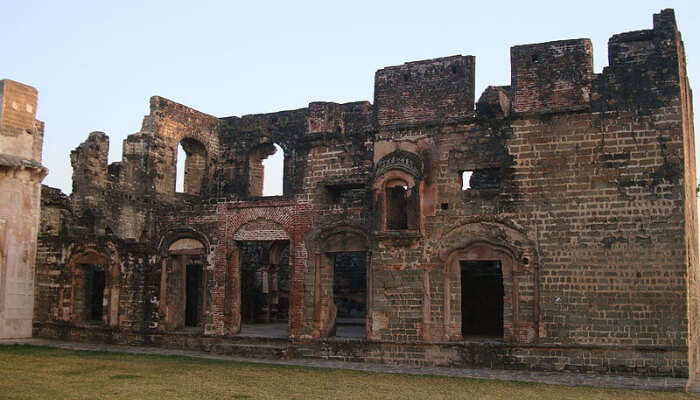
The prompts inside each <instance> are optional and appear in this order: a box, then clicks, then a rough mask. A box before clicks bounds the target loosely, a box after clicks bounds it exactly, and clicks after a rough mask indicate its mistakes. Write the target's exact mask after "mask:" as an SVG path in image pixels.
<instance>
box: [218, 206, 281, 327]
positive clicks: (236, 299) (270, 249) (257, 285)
mask: <svg viewBox="0 0 700 400" xmlns="http://www.w3.org/2000/svg"><path fill="white" fill-rule="evenodd" d="M232 244H233V246H232V252H231V255H230V260H229V262H230V274H229V276H230V280H231V283H230V285H231V287H232V289H233V290H232V299H231V303H232V306H233V307H232V309H231V316H232V318H231V321H232V324H231V332H232V333H234V334H236V333H238V334H241V335H253V336H266V337H287V336H288V335H289V332H290V323H291V318H290V317H289V314H290V306H291V303H292V297H293V295H294V293H292V289H291V286H292V268H291V264H292V257H293V255H292V254H290V244H291V243H290V239H289V235H288V234H287V232H286V230H285V229H284V228H283V227H282V226H281V225H279V224H278V223H276V222H274V221H271V220H268V219H265V218H256V219H254V220H252V221H249V222H247V223H245V224H243V225H242V226H241V227H240V228H238V230H237V231H236V232H235V233H234V235H233V242H232ZM237 327H240V328H237Z"/></svg>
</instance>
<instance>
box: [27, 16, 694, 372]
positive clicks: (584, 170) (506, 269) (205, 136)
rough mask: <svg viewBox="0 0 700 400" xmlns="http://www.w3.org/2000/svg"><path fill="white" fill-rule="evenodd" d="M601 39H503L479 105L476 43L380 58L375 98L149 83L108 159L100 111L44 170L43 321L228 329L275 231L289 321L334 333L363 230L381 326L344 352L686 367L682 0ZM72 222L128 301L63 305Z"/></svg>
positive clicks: (557, 365) (371, 318)
mask: <svg viewBox="0 0 700 400" xmlns="http://www.w3.org/2000/svg"><path fill="white" fill-rule="evenodd" d="M609 55H610V65H609V66H608V67H606V68H605V69H604V71H603V72H602V73H601V74H595V73H594V72H593V68H592V65H593V63H592V48H591V43H590V41H589V40H588V39H575V40H564V41H556V42H548V43H539V44H530V45H522V46H515V47H513V48H512V49H511V78H512V79H511V83H510V85H508V86H498V87H489V88H487V89H486V90H485V92H484V93H483V94H482V95H481V96H480V98H479V101H478V102H477V103H476V105H475V104H474V98H475V97H474V62H475V61H474V58H473V57H471V56H452V57H446V58H438V59H433V60H423V61H418V62H411V63H407V64H404V65H399V66H393V67H386V68H383V69H381V70H379V71H378V72H377V74H376V76H375V78H376V79H375V103H374V104H370V103H368V102H354V103H346V104H337V103H330V102H314V103H311V104H309V106H308V107H307V108H301V109H298V110H290V111H282V112H277V113H270V114H257V115H247V116H243V117H227V118H221V119H217V118H214V117H212V116H209V115H206V114H202V113H200V112H198V111H195V110H192V109H190V108H187V107H185V106H182V105H180V104H177V103H174V102H171V101H169V100H166V99H163V98H160V97H153V98H152V99H151V113H150V114H149V116H147V117H146V118H145V120H144V124H143V128H142V130H141V132H139V133H137V134H134V135H130V136H129V137H128V138H127V139H126V140H125V142H124V156H123V159H122V161H121V162H118V163H112V164H110V165H107V159H106V154H107V146H108V140H107V138H106V136H105V135H104V134H101V133H93V134H91V135H90V136H89V138H88V140H87V141H86V142H85V143H84V144H82V145H80V146H79V147H78V148H77V149H76V150H75V152H74V153H73V155H72V162H73V165H74V168H75V169H76V172H75V175H74V179H75V188H74V193H73V194H72V195H71V198H70V200H69V199H67V198H65V197H63V196H61V195H60V194H59V193H56V192H54V191H52V190H50V189H46V190H45V192H44V193H45V196H44V207H43V213H42V235H41V236H40V240H41V244H42V246H41V248H40V251H39V257H40V260H41V262H40V264H41V265H42V267H41V269H40V270H39V271H38V275H37V276H38V280H39V282H40V283H39V287H40V291H39V294H38V297H37V299H38V300H37V303H38V304H39V306H38V307H37V308H36V314H37V320H38V321H40V323H39V324H38V329H39V331H40V332H42V334H43V335H57V334H56V332H60V330H58V329H57V328H56V327H55V324H56V323H58V322H61V323H64V324H65V325H64V326H69V327H71V329H69V330H70V332H72V333H70V335H74V334H75V332H93V333H94V332H96V331H98V330H99V329H104V328H105V327H106V326H111V327H113V328H114V329H115V330H114V331H113V332H117V335H121V334H122V333H123V332H126V333H124V334H125V335H127V334H130V333H129V332H133V330H134V329H142V330H143V331H142V332H145V333H143V335H145V336H144V337H149V338H150V339H143V340H145V341H148V340H153V341H156V342H158V343H160V344H164V345H172V346H181V345H182V346H186V345H187V344H182V343H183V342H182V340H183V339H182V337H183V336H182V335H186V336H187V335H189V336H187V337H194V336H197V335H200V336H198V337H199V338H200V339H198V340H204V339H202V337H203V336H201V335H202V334H205V335H224V336H234V335H238V334H239V332H240V330H241V326H242V320H241V312H242V311H241V310H242V307H243V305H242V303H243V301H242V299H241V296H242V271H243V270H244V268H245V266H244V265H242V263H244V262H245V259H246V258H245V257H243V256H242V250H241V249H243V248H248V249H250V248H252V247H255V248H256V249H263V250H265V249H267V251H272V250H270V249H273V248H275V249H280V248H282V247H284V246H289V253H288V257H289V288H290V289H289V290H290V292H289V302H290V305H289V306H290V308H289V320H288V329H287V335H288V336H289V337H291V338H293V339H295V340H303V339H313V340H316V341H317V342H315V344H314V346H316V345H318V346H317V347H324V346H326V344H325V343H327V342H324V341H323V340H324V338H325V337H328V336H333V335H338V334H340V332H341V330H342V329H338V318H337V317H338V307H337V306H338V305H336V304H334V301H335V300H334V293H333V291H334V288H333V282H334V276H333V275H334V261H333V260H334V257H336V256H337V255H338V254H341V253H350V252H355V253H363V254H364V257H365V260H366V262H365V266H364V268H366V272H367V281H366V287H365V288H364V289H365V290H366V293H367V294H366V307H367V308H366V318H365V319H364V320H363V321H360V325H364V329H365V335H364V336H365V338H366V339H369V340H373V341H379V342H382V345H381V346H379V347H372V345H367V347H366V349H365V350H366V351H365V352H364V353H362V352H358V353H354V354H353V355H352V357H356V358H358V359H370V360H377V359H378V357H379V356H377V354H376V353H373V352H375V351H378V350H377V349H378V348H382V349H383V350H381V351H383V352H384V353H383V354H384V355H386V358H383V357H384V355H383V356H382V357H380V358H381V359H385V360H389V361H391V362H394V361H397V360H406V361H407V362H415V363H429V364H430V363H433V364H440V365H460V366H464V365H467V366H469V365H471V366H481V365H484V364H482V363H486V362H487V361H488V362H491V363H492V365H499V366H503V367H508V368H511V367H513V368H533V369H542V370H562V369H573V370H577V371H587V372H591V371H593V372H615V373H619V372H621V373H632V374H640V375H660V376H675V377H680V376H690V378H691V379H690V382H691V386H692V384H693V382H694V375H695V371H696V369H697V366H698V363H697V360H696V358H697V355H696V353H697V349H698V346H697V338H698V336H699V335H698V328H697V323H696V320H697V314H698V310H700V307H698V298H697V296H696V295H695V293H696V292H697V290H696V289H697V232H696V225H697V210H696V202H695V192H694V189H695V188H694V182H695V178H696V177H695V161H694V144H693V126H692V109H691V107H690V89H689V87H688V83H687V77H686V76H685V64H684V55H683V46H682V42H681V40H680V34H679V33H678V31H677V29H676V26H675V20H674V17H673V13H672V11H669V10H664V11H662V12H661V13H660V14H657V15H655V17H654V27H653V29H650V30H644V31H638V32H629V33H624V34H620V35H615V36H613V37H612V38H611V39H610V42H609ZM178 143H182V144H183V147H184V149H185V151H186V152H188V154H189V156H188V161H187V163H186V166H185V168H186V173H187V174H188V176H189V180H187V181H186V188H185V192H186V193H184V194H176V193H175V190H174V184H175V183H174V179H175V178H174V177H175V167H174V166H175V154H176V153H175V151H176V148H177V145H178ZM274 144H276V145H279V146H280V148H281V149H282V151H283V152H284V156H285V161H284V167H283V168H284V178H283V182H282V185H283V194H282V195H281V196H273V197H269V196H268V197H266V196H262V180H263V177H264V175H265V171H264V170H263V167H262V160H263V159H265V158H266V157H267V156H269V155H270V154H271V152H272V149H274V146H273V145H274ZM188 182H189V183H188ZM88 211H89V212H88ZM79 242H80V243H84V245H85V246H88V247H89V248H91V249H93V250H92V251H93V253H95V254H99V257H98V256H96V255H89V256H85V257H87V258H85V259H84V261H85V262H88V261H90V262H95V263H96V262H97V261H94V260H98V261H99V260H113V259H115V257H117V258H118V259H119V260H120V261H119V268H118V269H119V273H118V274H117V273H116V272H114V271H116V269H109V271H111V272H113V273H114V275H113V278H110V279H111V280H110V281H109V282H108V283H109V285H112V284H113V282H116V281H117V278H118V280H119V282H121V283H120V284H119V290H118V298H119V301H118V306H114V307H112V306H111V305H112V304H113V303H115V302H114V301H112V300H110V299H111V298H112V297H113V296H115V295H114V293H115V292H116V289H117V288H116V287H115V286H111V287H110V290H109V292H108V294H105V297H106V298H107V297H109V299H107V302H108V303H109V304H110V307H109V309H108V314H109V315H107V316H106V317H105V318H104V321H103V322H104V324H103V326H101V327H93V326H86V325H84V324H83V325H81V324H80V323H81V322H80V321H78V320H76V319H75V314H76V313H75V312H73V313H72V314H71V311H70V308H71V307H75V303H79V302H80V301H76V300H72V299H74V298H75V297H74V296H73V297H70V298H69V297H67V295H66V293H68V292H70V291H71V290H74V285H76V283H75V279H76V276H77V277H80V276H81V273H80V271H76V270H75V267H74V266H72V264H71V256H70V254H71V253H74V252H75V250H74V249H77V248H78V247H79V246H78V247H76V246H77V243H79ZM250 243H254V244H255V246H252V247H251V246H249V245H250ZM256 246H257V247H256ZM81 248H82V247H81ZM85 252H88V253H89V251H88V250H86V249H84V250H83V253H85ZM90 254H92V253H90ZM77 257H82V256H80V255H79V256H77ZM261 257H262V258H263V259H264V258H265V255H261ZM267 257H268V258H269V257H270V256H269V254H268V255H267ZM354 257H358V259H360V258H361V257H362V255H357V254H356V255H354ZM75 260H78V261H79V260H81V259H80V258H73V264H78V265H80V262H78V261H75ZM183 260H185V261H183ZM187 260H190V261H192V260H195V261H197V262H198V263H201V265H202V268H203V270H204V275H203V282H204V283H203V293H204V298H203V300H202V303H201V305H198V307H199V306H201V310H202V311H201V312H202V316H201V318H202V319H201V321H198V322H199V323H198V324H195V326H191V327H189V328H186V329H185V331H183V330H182V328H183V323H182V321H183V313H184V307H186V305H185V303H183V302H182V299H181V297H182V293H183V291H184V289H183V287H185V286H184V284H183V279H184V277H185V275H184V272H183V271H184V269H183V266H182V263H183V262H186V261H187ZM100 262H102V263H104V264H109V263H108V262H107V261H100ZM480 263H485V264H484V265H486V264H487V265H490V266H491V267H490V268H494V269H498V272H497V274H496V275H495V276H498V277H500V279H501V282H500V284H501V285H500V287H499V288H495V289H490V290H494V291H493V292H490V293H489V297H490V298H494V297H499V296H502V306H501V307H500V309H498V310H496V314H497V315H495V316H493V318H491V319H490V321H492V322H493V321H496V323H497V324H501V325H502V329H498V330H496V332H497V333H496V334H495V336H493V335H494V334H492V337H488V338H484V337H480V336H469V335H470V332H469V331H468V330H467V329H465V328H464V326H463V321H464V320H465V315H464V314H465V311H464V310H463V305H462V299H463V297H466V296H463V292H464V291H465V290H468V288H469V287H474V286H473V285H474V282H470V283H464V279H466V278H465V277H469V276H471V274H472V272H473V271H468V270H466V269H465V268H477V267H475V265H481V264H480ZM113 264H115V263H113ZM115 265H116V264H115ZM198 265H199V264H198ZM358 265H359V263H358ZM469 279H471V278H469ZM470 285H472V286H470ZM498 290H502V295H500V293H501V292H499V291H498ZM61 293H63V294H61ZM105 293H107V292H105ZM499 304H500V303H499ZM79 307H80V306H78V308H79ZM114 310H117V311H116V314H117V318H116V320H115V319H114V318H112V313H115V311H114ZM198 310H199V308H198ZM71 318H72V319H71ZM355 322H357V321H355ZM115 323H116V325H115ZM52 324H54V325H52ZM74 327H79V328H80V329H77V330H76V329H73V328H74ZM187 329H190V330H189V331H188V330H187ZM52 332H53V333H52ZM183 332H184V333H183ZM156 333H157V334H158V335H162V336H157V337H158V338H160V339H154V338H155V337H156V336H152V335H156ZM149 335H151V336H149ZM98 336H99V335H96V336H95V337H98ZM105 337H114V336H105ZM206 337H210V336H206ZM193 340H194V339H193ZM460 341H468V342H469V343H476V344H474V345H473V346H472V345H464V346H462V347H460V346H461V345H460V346H458V345H455V343H457V342H460ZM319 343H321V344H319ZM411 343H424V344H425V343H431V344H430V345H429V346H428V345H427V344H426V345H425V346H418V347H416V349H418V348H420V350H415V352H411V351H409V350H406V349H407V348H408V347H410V346H409V344H411ZM491 343H497V344H498V351H496V352H493V353H489V354H490V355H488V354H487V353H488V352H487V351H485V350H483V348H485V347H488V346H491ZM314 346H310V347H308V348H306V350H305V351H310V352H313V351H315V350H313V348H314ZM426 346H427V347H430V346H434V347H430V348H429V349H428V348H427V347H426ZM467 347H468V348H467ZM458 348H459V349H458ZM319 351H320V350H319ZM328 351H331V350H328ZM333 351H335V350H333ZM337 351H338V354H340V353H342V352H343V351H342V349H338V350H337ZM353 351H356V350H353ZM472 351H477V352H480V353H479V354H480V355H478V356H475V355H474V354H472V353H470V352H472ZM581 352H585V353H584V354H587V355H580V354H581ZM344 357H345V356H344ZM470 357H471V358H470ZM474 357H476V358H479V357H486V358H479V360H477V359H476V358H474ZM485 360H487V361H485Z"/></svg>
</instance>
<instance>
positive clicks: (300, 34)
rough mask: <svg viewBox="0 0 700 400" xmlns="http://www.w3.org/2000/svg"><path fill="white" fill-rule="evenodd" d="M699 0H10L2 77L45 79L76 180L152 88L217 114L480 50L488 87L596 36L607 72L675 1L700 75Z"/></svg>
mask: <svg viewBox="0 0 700 400" xmlns="http://www.w3.org/2000/svg"><path fill="white" fill-rule="evenodd" d="M699 4H700V2H698V1H697V0H695V1H690V0H688V1H604V2H603V1H556V2H546V1H542V2H537V1H518V2H503V1H491V2H488V1H486V2H485V1H479V2H469V1H453V2H446V1H438V0H434V1H421V2H412V1H408V0H405V1H395V2H379V1H378V0H375V1H363V0H357V1H348V2H331V1H318V2H304V1H294V2H279V3H275V2H265V1H258V2H252V1H247V2H232V1H220V2H217V1H201V0H200V1H188V2H183V1H175V0H169V1H145V0H142V1H138V2H133V1H127V0H121V1H112V2H99V1H94V0H93V1H85V2H77V1H50V2H49V1H26V0H22V1H16V0H2V1H1V2H0V15H1V16H2V23H1V24H0V45H1V46H0V48H1V50H0V51H2V53H1V54H2V57H0V79H1V78H9V79H13V80H16V81H19V82H22V83H25V84H28V85H31V86H34V87H36V88H37V89H38V90H39V107H38V118H39V119H40V120H42V121H44V122H45V123H46V130H45V138H44V165H46V166H47V167H48V168H49V170H50V174H49V176H48V177H47V178H46V179H45V180H44V183H45V184H47V185H50V186H54V187H59V188H61V189H62V190H63V191H64V192H66V193H69V192H70V190H71V174H72V171H71V167H70V159H69V156H70V151H71V150H72V149H74V148H75V147H77V146H78V145H79V144H80V143H81V142H82V141H84V140H85V139H86V138H87V136H88V134H89V133H90V132H92V131H103V132H105V133H107V134H108V135H109V137H110V159H109V162H114V161H119V160H120V159H121V152H122V141H123V140H124V138H126V136H127V135H129V134H132V133H135V132H138V131H139V129H140V128H141V122H142V119H143V116H144V115H146V114H148V100H149V98H150V97H151V96H153V95H160V96H163V97H166V98H169V99H171V100H174V101H177V102H179V103H182V104H185V105H187V106H190V107H192V108H195V109H197V110H199V111H202V112H205V113H208V114H212V115H215V116H217V117H225V116H231V115H237V116H241V115H245V114H256V113H266V112H275V111H282V110H289V109H297V108H301V107H306V106H307V105H308V103H309V102H312V101H334V102H339V103H342V102H349V101H359V100H369V101H373V86H374V82H373V80H374V73H375V71H376V70H378V69H380V68H383V67H385V66H390V65H398V64H402V63H404V62H407V61H416V60H423V59H429V58H435V57H444V56H450V55H456V54H462V55H473V56H476V98H477V99H478V98H479V96H480V95H481V92H482V91H483V90H484V89H485V88H486V87H487V86H488V85H508V84H510V60H509V57H510V47H511V46H514V45H519V44H527V43H538V42H546V41H550V40H561V39H574V38H590V39H591V40H592V41H593V46H594V62H595V71H596V72H601V71H602V68H603V67H604V66H605V65H607V40H608V38H609V37H610V36H612V35H613V34H616V33H620V32H626V31H631V30H638V29H649V28H651V26H652V14H653V13H657V12H659V10H661V9H663V8H674V9H675V10H676V19H677V22H678V26H679V29H680V31H681V33H682V35H683V40H684V42H685V46H686V53H687V61H688V74H689V77H690V83H691V86H695V87H696V88H700V66H699V64H700V24H699V22H700V21H699V18H700V5H699ZM697 98H698V95H696V96H695V99H696V100H695V109H696V110H698V100H697ZM697 112H700V111H697ZM695 125H696V126H700V125H698V124H697V123H696V124H695ZM698 129H700V128H698Z"/></svg>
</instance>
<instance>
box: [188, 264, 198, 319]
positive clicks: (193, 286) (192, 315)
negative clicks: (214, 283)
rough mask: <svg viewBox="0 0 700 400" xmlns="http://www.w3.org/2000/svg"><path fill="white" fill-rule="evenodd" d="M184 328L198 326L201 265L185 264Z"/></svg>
mask: <svg viewBox="0 0 700 400" xmlns="http://www.w3.org/2000/svg"><path fill="white" fill-rule="evenodd" d="M185 291H186V296H187V297H186V304H185V326H198V325H199V320H200V318H199V317H200V315H201V306H202V265H201V264H187V279H186V288H185Z"/></svg>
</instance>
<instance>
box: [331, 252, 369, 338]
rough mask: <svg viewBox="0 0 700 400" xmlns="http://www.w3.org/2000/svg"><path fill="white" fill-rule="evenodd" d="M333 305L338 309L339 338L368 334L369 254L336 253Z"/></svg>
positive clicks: (337, 327)
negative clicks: (366, 327) (366, 329)
mask: <svg viewBox="0 0 700 400" xmlns="http://www.w3.org/2000/svg"><path fill="white" fill-rule="evenodd" d="M334 258H335V260H334V266H333V302H334V303H335V305H336V307H337V310H338V312H337V314H336V336H360V337H364V335H365V321H366V319H367V268H366V262H367V253H365V252H363V251H362V252H360V251H354V252H341V253H335V257H334Z"/></svg>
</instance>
